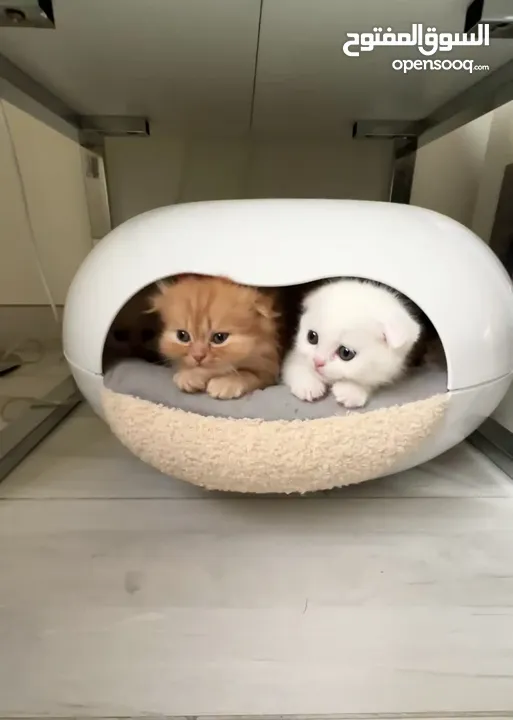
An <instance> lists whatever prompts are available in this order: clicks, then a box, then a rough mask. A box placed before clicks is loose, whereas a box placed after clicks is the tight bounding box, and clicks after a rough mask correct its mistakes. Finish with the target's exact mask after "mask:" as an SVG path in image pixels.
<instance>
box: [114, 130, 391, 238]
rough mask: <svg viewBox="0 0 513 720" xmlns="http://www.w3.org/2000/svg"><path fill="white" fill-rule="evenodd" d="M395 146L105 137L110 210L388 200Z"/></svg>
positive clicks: (120, 217)
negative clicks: (255, 201)
mask: <svg viewBox="0 0 513 720" xmlns="http://www.w3.org/2000/svg"><path fill="white" fill-rule="evenodd" d="M391 157H392V144H391V143H390V142H389V141H386V140H385V141H381V140H353V139H352V138H351V136H350V128H348V130H347V134H346V137H344V138H342V139H341V140H340V141H339V142H332V141H330V142H324V141H323V140H322V139H319V140H312V139H304V140H300V139H295V140H270V139H268V140H264V139H260V140H253V141H249V140H248V139H246V138H232V139H229V138H210V139H198V138H195V139H192V140H191V139H189V140H187V139H186V138H184V137H180V136H177V135H173V134H171V133H168V132H166V130H165V128H152V136H151V137H149V138H107V140H106V164H107V177H108V181H109V192H110V203H111V214H112V219H113V224H114V225H117V224H119V223H120V222H123V221H124V220H127V219H128V218H129V217H132V216H133V215H137V214H138V213H140V212H143V211H145V210H150V209H152V208H155V207H159V206H162V205H169V204H172V203H177V202H190V201H194V200H214V199H215V200H219V199H230V198H246V197H249V198H253V197H287V196H288V197H328V198H329V197H333V198H361V199H374V200H386V199H387V196H388V184H389V178H390V169H391Z"/></svg>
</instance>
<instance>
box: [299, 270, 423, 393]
mask: <svg viewBox="0 0 513 720" xmlns="http://www.w3.org/2000/svg"><path fill="white" fill-rule="evenodd" d="M339 285H340V286H343V287H340V288H337V284H336V283H335V284H333V285H331V286H325V287H323V288H321V289H320V290H317V291H315V292H314V294H313V295H312V297H311V298H309V299H308V300H307V302H306V307H305V312H304V314H303V316H302V318H301V321H300V327H299V332H298V335H297V337H296V345H295V347H296V351H297V352H299V353H301V355H303V357H304V358H305V359H307V361H308V362H311V365H312V368H314V369H315V371H316V372H317V373H318V375H319V376H320V378H322V380H324V381H325V382H326V383H327V384H329V385H331V384H333V383H334V382H337V381H339V380H349V381H353V382H356V383H358V384H361V385H368V386H369V387H372V386H375V385H380V384H384V383H387V382H391V381H392V380H393V379H395V378H396V377H397V376H398V375H399V374H400V373H401V371H402V369H403V367H404V363H405V360H406V357H407V355H408V353H409V352H410V350H411V348H412V347H413V345H414V343H415V341H416V340H417V338H418V335H419V331H420V327H419V326H418V324H417V323H416V322H415V321H414V320H413V318H411V317H410V316H409V314H408V313H407V312H406V310H405V309H404V308H403V306H402V304H401V303H400V302H399V301H398V300H397V299H396V298H394V297H393V296H391V295H390V293H387V295H386V296H385V297H384V296H382V295H379V294H378V293H385V292H386V291H384V290H381V289H377V288H375V287H371V286H364V285H362V284H358V283H351V282H349V281H347V282H345V283H340V284H339ZM376 290H377V291H378V293H377V292H376ZM352 291H354V292H352ZM390 301H392V302H390Z"/></svg>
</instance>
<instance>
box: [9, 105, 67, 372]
mask: <svg viewBox="0 0 513 720" xmlns="http://www.w3.org/2000/svg"><path fill="white" fill-rule="evenodd" d="M0 109H1V113H2V117H3V121H4V125H5V129H6V130H7V137H8V139H9V146H10V149H11V155H12V159H13V162H14V167H15V169H16V174H17V176H18V180H19V183H20V189H21V197H22V201H23V207H24V210H25V217H26V220H27V225H28V229H29V238H30V244H31V247H32V251H33V255H34V262H35V265H36V269H37V271H38V273H39V277H40V279H41V283H42V285H43V289H44V291H45V294H46V297H47V298H48V302H49V305H50V308H51V310H52V314H53V317H54V320H55V322H56V324H57V326H58V327H59V328H60V321H59V313H58V310H57V305H56V303H55V300H54V298H53V295H52V291H51V290H50V285H49V284H48V280H47V279H46V275H45V271H44V269H43V263H42V262H41V256H40V254H39V248H38V246H37V240H36V234H35V232H34V227H33V225H32V218H31V216H30V207H29V203H28V198H27V192H26V189H25V183H24V181H23V175H22V172H21V166H20V161H19V158H18V152H17V150H16V144H15V142H14V137H13V134H12V128H11V124H10V122H9V117H8V115H7V113H6V111H5V107H4V103H3V101H2V100H0ZM22 342H23V341H20V342H18V343H16V344H15V345H14V346H13V347H11V348H9V350H6V351H5V352H4V353H3V355H2V356H1V357H0V359H3V358H5V357H7V355H10V354H11V353H12V352H13V351H14V350H17V348H18V347H19V346H20V345H21V343H22Z"/></svg>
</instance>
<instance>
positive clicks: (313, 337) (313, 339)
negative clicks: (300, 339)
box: [306, 330, 319, 345]
mask: <svg viewBox="0 0 513 720" xmlns="http://www.w3.org/2000/svg"><path fill="white" fill-rule="evenodd" d="M306 339H307V340H308V342H309V343H310V345H317V343H318V342H319V336H318V335H317V333H316V332H315V330H309V331H308V332H307V334H306Z"/></svg>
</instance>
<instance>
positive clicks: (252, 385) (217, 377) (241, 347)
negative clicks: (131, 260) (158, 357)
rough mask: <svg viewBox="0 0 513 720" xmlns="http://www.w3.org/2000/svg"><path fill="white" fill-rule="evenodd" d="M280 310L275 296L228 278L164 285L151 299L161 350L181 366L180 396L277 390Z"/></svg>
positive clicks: (231, 395)
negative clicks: (158, 322)
mask: <svg viewBox="0 0 513 720" xmlns="http://www.w3.org/2000/svg"><path fill="white" fill-rule="evenodd" d="M278 305H279V302H278V296H277V294H276V293H275V292H273V291H270V290H269V291H266V290H259V289H257V288H254V287H247V286H244V285H239V284H237V283H234V282H232V281H231V280H228V279H226V278H220V277H206V276H197V275H181V276H178V277H177V278H175V279H173V280H171V281H169V282H165V283H160V285H159V292H158V294H157V295H155V296H154V297H153V298H152V307H153V309H154V310H155V311H157V312H158V313H159V315H160V318H161V320H162V323H163V330H162V334H161V336H160V340H159V350H160V353H161V354H162V355H163V356H164V357H165V358H167V359H168V360H171V361H172V362H173V363H176V364H177V366H178V370H177V372H176V373H175V375H174V377H173V379H174V382H175V383H176V385H177V386H178V387H179V388H180V390H182V391H184V392H190V393H192V392H207V393H208V394H209V395H210V396H211V397H214V398H219V399H222V400H227V399H231V398H238V397H241V396H242V395H245V394H246V393H249V392H251V391H253V390H257V389H261V388H265V387H268V386H269V385H275V384H276V383H277V382H278V378H279V372H280V360H281V347H280V345H281V344H280V329H279V317H280V312H279V307H278Z"/></svg>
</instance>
